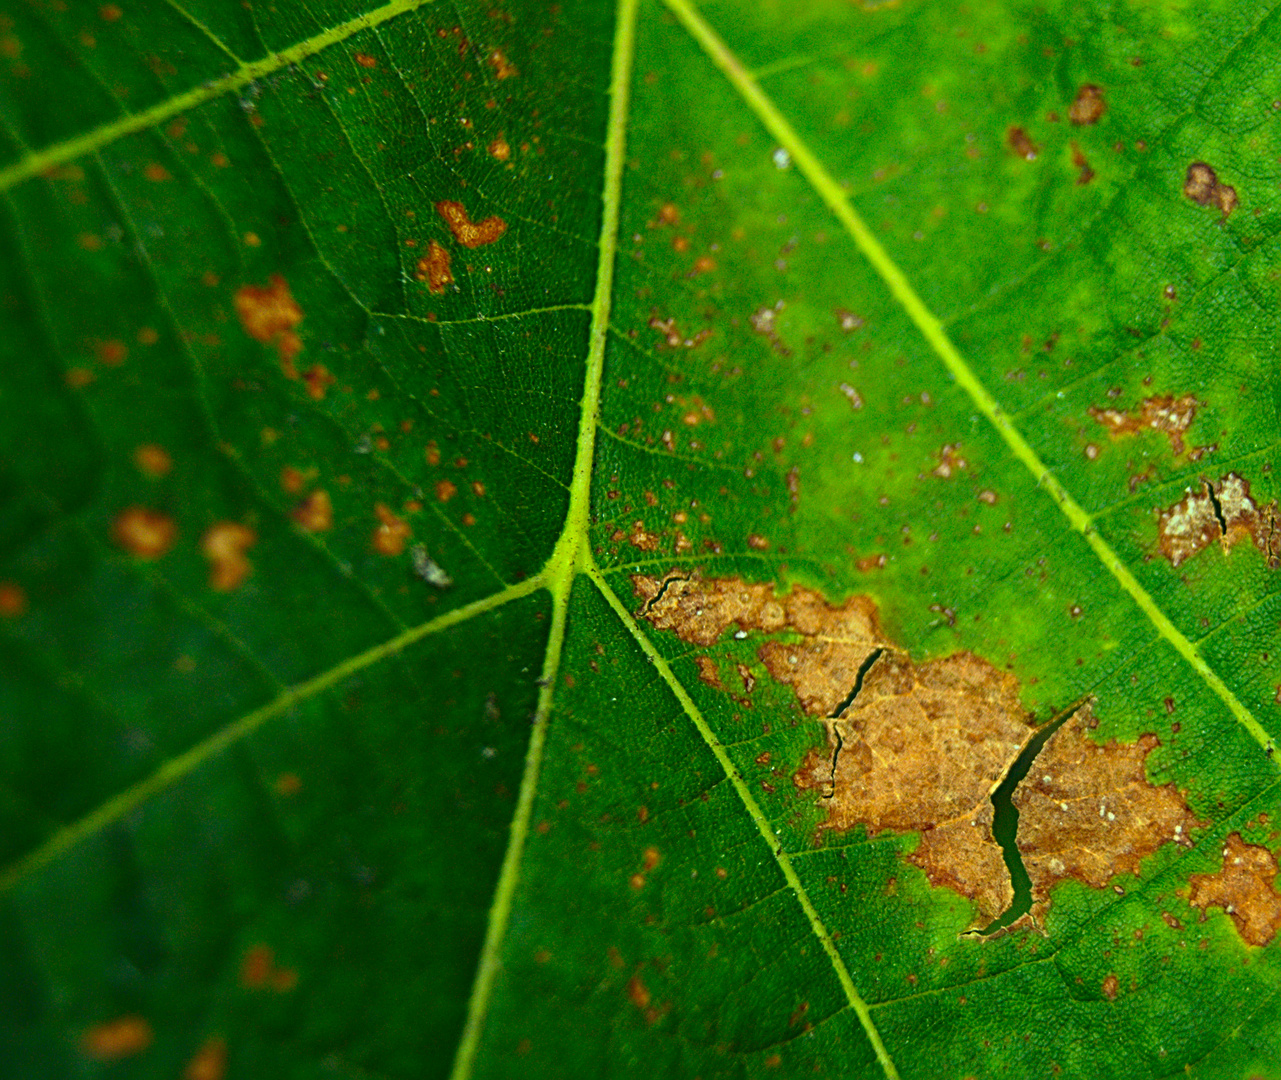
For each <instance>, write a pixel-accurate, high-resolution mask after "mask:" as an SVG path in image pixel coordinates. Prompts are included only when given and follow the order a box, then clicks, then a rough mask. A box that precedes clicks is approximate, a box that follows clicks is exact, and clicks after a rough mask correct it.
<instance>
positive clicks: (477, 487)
mask: <svg viewBox="0 0 1281 1080" xmlns="http://www.w3.org/2000/svg"><path fill="white" fill-rule="evenodd" d="M471 490H472V494H473V495H479V496H483V495H484V494H485V485H484V484H482V483H481V482H480V481H479V480H473V481H472V482H471Z"/></svg>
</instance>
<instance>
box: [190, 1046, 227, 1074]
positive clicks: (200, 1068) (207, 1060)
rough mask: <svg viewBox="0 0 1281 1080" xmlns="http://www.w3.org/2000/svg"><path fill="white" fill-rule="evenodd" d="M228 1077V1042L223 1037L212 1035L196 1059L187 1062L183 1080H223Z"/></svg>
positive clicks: (198, 1052) (197, 1053)
mask: <svg viewBox="0 0 1281 1080" xmlns="http://www.w3.org/2000/svg"><path fill="white" fill-rule="evenodd" d="M226 1075H227V1040H226V1039H224V1038H223V1037H222V1036H221V1035H210V1036H209V1038H207V1039H206V1040H205V1041H204V1042H203V1043H201V1044H200V1049H199V1050H197V1051H196V1055H195V1057H193V1058H192V1059H191V1060H190V1061H189V1062H187V1068H186V1069H185V1070H184V1071H183V1074H182V1080H223V1077H224V1076H226Z"/></svg>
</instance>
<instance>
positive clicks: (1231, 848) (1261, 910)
mask: <svg viewBox="0 0 1281 1080" xmlns="http://www.w3.org/2000/svg"><path fill="white" fill-rule="evenodd" d="M1276 879H1277V860H1276V856H1275V855H1273V854H1272V852H1271V851H1269V850H1268V849H1267V848H1265V847H1260V846H1259V845H1257V844H1247V843H1246V842H1245V841H1244V840H1242V839H1241V834H1240V833H1232V835H1231V836H1229V837H1228V839H1227V843H1226V844H1225V845H1224V847H1223V866H1222V867H1221V868H1220V870H1219V872H1218V873H1217V874H1193V875H1192V876H1191V877H1190V878H1189V879H1188V884H1189V885H1190V886H1191V893H1190V895H1189V897H1188V899H1189V902H1190V903H1191V904H1192V905H1193V906H1194V907H1199V908H1200V909H1201V910H1202V911H1204V910H1205V909H1206V908H1208V907H1217V908H1222V909H1223V910H1224V912H1226V913H1227V914H1228V915H1230V916H1231V917H1232V921H1233V922H1234V923H1235V924H1236V928H1237V933H1239V934H1240V935H1241V940H1243V941H1245V942H1246V943H1247V944H1250V945H1267V944H1268V943H1269V942H1270V941H1271V940H1272V939H1273V938H1274V937H1276V934H1277V931H1278V930H1281V896H1278V895H1277V890H1276Z"/></svg>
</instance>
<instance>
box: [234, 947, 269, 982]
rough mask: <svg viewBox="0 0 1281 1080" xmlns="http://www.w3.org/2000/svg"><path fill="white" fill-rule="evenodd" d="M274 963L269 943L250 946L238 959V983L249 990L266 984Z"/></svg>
mask: <svg viewBox="0 0 1281 1080" xmlns="http://www.w3.org/2000/svg"><path fill="white" fill-rule="evenodd" d="M274 963H275V954H274V953H273V952H272V951H271V946H270V945H254V946H251V947H250V949H249V951H248V952H246V953H245V956H244V959H243V960H241V961H240V985H241V986H243V987H245V988H247V989H249V990H257V989H259V988H260V987H263V986H266V985H267V979H268V978H270V976H271V969H272V966H273V965H274Z"/></svg>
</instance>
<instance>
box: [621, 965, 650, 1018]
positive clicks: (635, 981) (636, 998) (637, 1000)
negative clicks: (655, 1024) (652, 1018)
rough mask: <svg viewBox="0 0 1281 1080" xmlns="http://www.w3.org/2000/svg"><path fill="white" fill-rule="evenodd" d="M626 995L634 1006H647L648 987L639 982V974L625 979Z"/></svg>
mask: <svg viewBox="0 0 1281 1080" xmlns="http://www.w3.org/2000/svg"><path fill="white" fill-rule="evenodd" d="M627 996H628V997H629V998H630V999H631V1002H632V1004H633V1005H635V1006H636V1008H638V1009H641V1010H644V1009H647V1008H649V1001H650V998H649V989H648V988H647V987H646V986H645V984H644V983H643V982H641V977H640V975H639V974H637V975H633V976H632V977H631V978H630V979H628V980H627Z"/></svg>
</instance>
